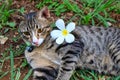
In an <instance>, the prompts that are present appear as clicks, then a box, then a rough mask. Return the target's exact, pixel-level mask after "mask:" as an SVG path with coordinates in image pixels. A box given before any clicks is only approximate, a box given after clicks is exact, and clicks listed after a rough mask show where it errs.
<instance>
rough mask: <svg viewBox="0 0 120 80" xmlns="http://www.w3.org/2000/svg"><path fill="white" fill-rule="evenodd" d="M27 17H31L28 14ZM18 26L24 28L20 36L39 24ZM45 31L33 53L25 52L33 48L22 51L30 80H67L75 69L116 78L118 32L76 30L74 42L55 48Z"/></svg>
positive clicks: (119, 52) (118, 71)
mask: <svg viewBox="0 0 120 80" xmlns="http://www.w3.org/2000/svg"><path fill="white" fill-rule="evenodd" d="M35 15H38V14H35ZM28 16H30V17H31V16H34V15H33V14H32V15H30V14H28ZM33 18H34V17H32V19H33ZM34 19H35V20H37V19H36V18H34ZM27 20H28V21H29V20H31V18H30V19H27ZM41 20H42V19H41ZM22 23H24V24H22V25H23V26H22V27H20V28H21V29H20V30H21V33H22V32H24V31H22V28H23V27H24V28H27V27H29V26H31V27H33V28H35V25H40V23H41V22H39V24H36V23H35V24H34V23H30V25H28V26H26V24H28V23H25V21H24V22H22ZM42 26H44V27H46V26H49V24H47V23H46V24H45V25H44V24H42ZM44 27H43V28H44ZM24 28H23V30H25V29H24ZM45 29H47V28H45ZM31 30H35V29H29V30H28V32H31ZM50 30H51V29H49V31H50ZM49 31H48V33H47V35H46V37H44V42H43V43H42V44H41V45H40V46H39V47H36V48H34V49H33V51H31V50H29V49H31V48H33V47H32V46H31V47H30V48H27V49H26V50H25V57H26V59H27V61H28V63H29V64H30V65H31V67H32V69H33V70H34V73H33V75H34V76H33V80H69V79H70V77H71V75H72V73H73V71H74V70H75V69H76V68H78V67H79V68H87V69H91V70H95V71H98V72H99V73H104V74H110V75H115V76H117V75H120V29H119V28H114V27H110V28H104V27H94V26H92V27H91V26H77V27H76V29H75V30H74V31H73V32H72V33H73V34H74V35H75V41H74V42H73V43H71V44H69V43H65V42H64V43H63V44H61V45H58V44H56V42H55V40H53V39H52V38H51V37H50V35H49ZM21 35H22V34H21ZM23 39H24V37H23Z"/></svg>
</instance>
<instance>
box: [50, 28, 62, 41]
mask: <svg viewBox="0 0 120 80" xmlns="http://www.w3.org/2000/svg"><path fill="white" fill-rule="evenodd" d="M61 33H62V32H61V31H60V30H53V31H52V32H51V33H50V35H51V37H52V38H53V39H56V38H58V37H59V36H61Z"/></svg>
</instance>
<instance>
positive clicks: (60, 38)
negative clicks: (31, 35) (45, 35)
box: [56, 36, 64, 44]
mask: <svg viewBox="0 0 120 80" xmlns="http://www.w3.org/2000/svg"><path fill="white" fill-rule="evenodd" d="M63 41H64V37H62V36H60V37H58V38H57V39H56V43H57V44H62V43H63Z"/></svg>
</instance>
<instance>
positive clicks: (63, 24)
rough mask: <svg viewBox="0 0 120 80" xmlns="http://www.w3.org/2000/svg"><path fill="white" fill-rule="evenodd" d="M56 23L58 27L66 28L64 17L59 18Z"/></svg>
mask: <svg viewBox="0 0 120 80" xmlns="http://www.w3.org/2000/svg"><path fill="white" fill-rule="evenodd" d="M55 25H56V26H57V28H59V29H60V30H63V29H65V23H64V21H63V20H62V19H58V20H57V21H56V23H55Z"/></svg>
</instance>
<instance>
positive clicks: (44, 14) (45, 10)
mask: <svg viewBox="0 0 120 80" xmlns="http://www.w3.org/2000/svg"><path fill="white" fill-rule="evenodd" d="M49 17H50V12H49V10H48V8H47V7H43V8H42V10H41V11H39V12H38V19H41V18H49Z"/></svg>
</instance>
